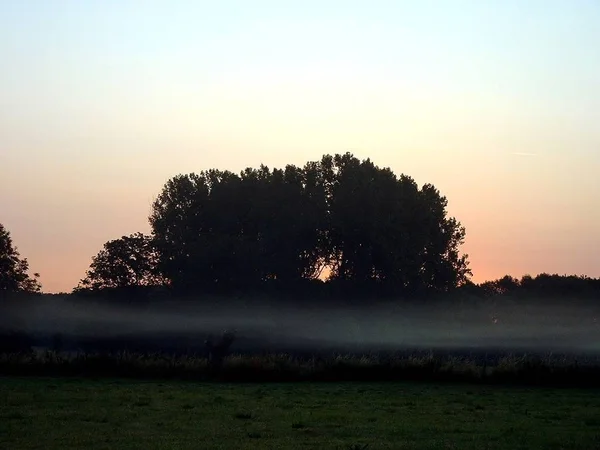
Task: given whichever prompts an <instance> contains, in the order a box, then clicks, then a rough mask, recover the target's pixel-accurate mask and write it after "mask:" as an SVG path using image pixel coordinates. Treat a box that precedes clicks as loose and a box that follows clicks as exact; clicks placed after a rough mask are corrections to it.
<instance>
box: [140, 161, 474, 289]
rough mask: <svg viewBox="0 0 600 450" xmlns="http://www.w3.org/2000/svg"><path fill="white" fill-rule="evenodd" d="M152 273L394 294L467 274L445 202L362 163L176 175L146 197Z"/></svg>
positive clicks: (208, 283) (182, 281)
mask: <svg viewBox="0 0 600 450" xmlns="http://www.w3.org/2000/svg"><path fill="white" fill-rule="evenodd" d="M149 220H150V225H151V227H152V233H153V238H154V242H155V245H156V249H157V252H158V269H159V271H160V272H161V273H162V275H163V276H164V277H165V278H166V279H168V280H169V281H170V282H171V284H172V285H173V286H174V287H177V288H180V289H183V290H202V289H206V288H211V287H214V286H219V285H221V286H223V285H226V286H228V287H232V286H236V287H239V288H244V287H249V286H256V285H260V284H261V283H265V282H269V281H277V282H279V283H284V284H289V285H293V284H294V283H295V282H298V281H302V280H314V279H317V278H318V277H319V276H320V275H321V274H322V272H323V270H324V269H325V268H328V272H329V275H328V278H327V279H328V280H329V281H332V282H338V283H345V284H348V285H350V284H351V285H353V286H363V287H364V286H371V285H382V286H385V287H386V288H388V289H391V290H393V291H397V292H416V291H420V290H435V291H447V290H449V289H452V288H455V287H457V286H460V285H461V284H462V283H464V282H465V281H466V280H467V279H468V278H469V276H470V273H471V272H470V270H469V268H468V260H467V256H466V255H461V254H460V246H461V245H462V244H463V242H464V238H465V229H464V227H463V226H462V225H461V224H460V222H458V221H457V220H456V219H454V218H452V217H448V213H447V200H446V198H445V197H444V196H442V195H441V194H440V193H439V191H438V190H437V189H436V188H435V187H434V186H433V185H431V184H426V185H424V186H423V187H422V188H419V186H418V185H417V184H416V183H415V181H414V180H413V179H412V178H410V177H408V176H405V175H402V176H400V177H398V176H396V175H395V174H394V173H393V172H392V171H391V170H390V169H388V168H384V169H381V168H379V167H377V166H375V165H374V164H373V163H372V162H371V161H370V160H369V159H367V160H364V161H360V160H359V159H357V158H356V157H354V156H353V155H352V154H350V153H346V154H344V155H335V156H330V155H325V156H323V158H322V159H321V160H320V161H315V162H309V163H307V164H306V165H305V166H304V167H297V166H294V165H288V166H286V167H285V168H284V169H273V170H270V169H269V168H268V167H266V166H261V167H260V168H258V169H251V168H248V169H246V170H244V171H242V172H241V173H240V174H234V173H232V172H229V171H219V170H208V171H202V172H200V173H198V174H196V173H190V174H187V175H177V176H175V177H173V178H172V179H170V180H169V181H168V182H167V183H166V184H165V186H164V187H163V189H162V192H161V193H160V195H159V196H158V198H157V199H156V200H155V202H154V203H153V206H152V211H151V214H150V218H149Z"/></svg>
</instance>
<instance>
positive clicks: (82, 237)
mask: <svg viewBox="0 0 600 450" xmlns="http://www.w3.org/2000/svg"><path fill="white" fill-rule="evenodd" d="M599 23H600V2H598V1H597V0H561V1H558V0H527V1H523V0H518V1H517V0H498V1H491V0H471V1H467V0H462V1H460V0H437V1H432V0H422V1H419V2H415V1H412V0H410V1H401V0H395V1H376V0H370V1H352V0H344V1H334V0H329V1H326V0H320V1H312V0H305V1H302V2H286V1H281V0H278V1H261V0H253V1H251V2H250V1H246V0H238V1H233V0H221V1H218V2H215V1H210V2H204V1H191V0H190V1H187V2H186V1H175V0H172V1H151V0H145V1H142V0H139V1H133V0H104V1H100V0H97V1H92V0H54V1H47V0H0V60H1V61H2V70H0V223H3V224H4V225H5V226H6V228H7V229H8V230H9V231H10V232H11V235H12V237H13V241H14V243H15V245H16V246H17V247H18V250H19V252H20V253H21V256H23V257H26V258H27V259H28V260H29V263H30V267H31V269H32V271H35V272H40V273H41V282H42V284H43V288H44V291H47V292H60V291H63V292H64V291H70V290H71V289H72V288H73V287H74V286H75V285H76V284H77V283H78V281H79V280H80V279H81V278H83V277H84V276H85V271H86V269H87V268H88V267H89V264H90V262H91V259H92V257H93V256H94V255H95V254H96V253H97V252H98V251H99V250H100V249H101V248H102V245H103V244H104V243H105V242H106V241H108V240H111V239H116V238H119V237H121V236H123V235H127V234H130V233H134V232H137V231H142V232H149V231H150V228H149V225H148V221H147V217H148V215H149V212H150V207H151V204H152V200H153V199H154V198H155V197H156V196H157V195H158V193H159V192H160V190H161V189H162V187H163V185H164V183H165V182H166V181H167V180H168V179H169V178H171V177H173V176H175V175H177V174H179V173H189V172H199V171H201V170H204V169H210V168H219V169H228V170H232V171H239V170H241V169H243V168H245V167H257V166H259V165H260V164H266V165H267V166H269V167H283V166H285V165H286V164H298V165H302V164H304V163H305V162H306V161H310V160H318V159H320V158H321V156H322V155H323V154H335V153H345V152H347V151H350V152H352V153H353V154H354V155H355V156H357V157H359V158H361V159H363V158H371V160H372V161H373V162H374V163H375V164H377V165H379V166H380V167H390V168H391V169H392V170H394V172H395V173H397V174H401V173H404V174H406V175H409V176H412V177H413V178H414V179H415V180H416V181H417V182H418V183H419V184H421V185H422V184H424V183H432V184H434V185H435V186H436V187H437V188H438V189H439V190H440V191H441V193H442V194H443V195H445V196H446V197H447V198H448V200H449V206H448V209H449V214H450V215H451V216H454V217H456V218H457V219H458V220H459V221H460V222H461V223H462V224H463V225H464V226H465V227H466V230H467V240H466V243H465V245H464V246H463V250H464V251H465V252H466V253H468V254H469V259H470V261H471V268H472V270H473V273H474V281H478V282H479V281H484V280H487V279H494V278H498V277H500V276H503V275H505V274H510V275H513V276H517V277H520V276H522V275H524V274H532V275H535V274H537V273H541V272H547V273H559V274H578V275H582V274H586V275H589V276H592V277H599V276H600V256H599V255H600V125H599V124H600V48H599V47H598V43H599V42H600V27H599V26H598V24H599Z"/></svg>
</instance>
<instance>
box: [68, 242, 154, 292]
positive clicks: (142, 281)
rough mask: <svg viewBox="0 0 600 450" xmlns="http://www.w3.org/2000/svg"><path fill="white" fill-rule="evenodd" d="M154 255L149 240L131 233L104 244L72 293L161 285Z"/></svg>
mask: <svg viewBox="0 0 600 450" xmlns="http://www.w3.org/2000/svg"><path fill="white" fill-rule="evenodd" d="M157 259H158V258H157V254H156V249H155V247H154V242H153V240H152V238H151V237H150V236H146V235H144V234H142V233H134V234H132V235H129V236H123V237H121V238H120V239H115V240H112V241H108V242H107V243H106V244H104V248H103V249H102V250H100V252H99V253H98V254H97V255H96V256H94V258H93V259H92V264H91V265H90V268H89V269H88V271H87V272H86V277H85V278H84V279H83V280H81V281H80V282H79V285H78V286H77V288H76V289H75V290H86V289H87V290H101V289H107V288H127V287H132V286H154V285H158V284H161V283H162V278H161V276H160V275H159V273H158V270H157Z"/></svg>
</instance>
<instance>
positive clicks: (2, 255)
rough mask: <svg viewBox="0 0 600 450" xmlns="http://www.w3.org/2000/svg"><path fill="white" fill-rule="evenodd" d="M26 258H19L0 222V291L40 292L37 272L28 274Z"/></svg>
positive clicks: (8, 233) (8, 234) (7, 232)
mask: <svg viewBox="0 0 600 450" xmlns="http://www.w3.org/2000/svg"><path fill="white" fill-rule="evenodd" d="M28 272H29V263H28V262H27V258H21V255H20V254H19V252H18V250H17V248H16V247H15V246H13V242H12V238H11V236H10V232H9V231H8V230H7V229H6V228H5V227H4V225H2V224H0V291H5V292H6V291H8V292H31V293H34V292H40V291H41V288H42V287H41V285H40V283H39V281H38V280H37V278H39V274H37V273H34V274H33V277H31V276H29V274H28Z"/></svg>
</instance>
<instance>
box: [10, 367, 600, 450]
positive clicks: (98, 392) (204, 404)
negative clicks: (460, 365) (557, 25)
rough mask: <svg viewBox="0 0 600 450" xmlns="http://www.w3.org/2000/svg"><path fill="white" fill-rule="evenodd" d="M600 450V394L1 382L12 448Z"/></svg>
mask: <svg viewBox="0 0 600 450" xmlns="http://www.w3.org/2000/svg"><path fill="white" fill-rule="evenodd" d="M599 447H600V391H599V390H582V389H581V390H580V389H562V390H561V389H545V388H509V387H498V386H493V387H492V386H477V385H476V386H468V385H460V386H458V385H448V384H446V385H436V384H412V383H385V384H384V383H289V384H283V383H282V384H216V383H215V384H211V383H203V384H199V383H192V382H163V383H160V382H135V381H122V380H103V381H92V380H81V379H57V378H54V379H50V378H26V379H23V378H0V448H7V449H8V448H10V449H34V448H35V449H66V448H81V449H83V448H94V449H121V448H124V449H134V448H136V449H137V448H139V449H187V448H190V449H213V448H214V449H219V448H220V449H244V448H248V449H267V448H269V449H286V448H290V449H300V448H304V449H311V448H314V449H327V448H331V449H369V450H372V449H430V448H431V449H511V450H512V449H570V450H571V449H592V448H599Z"/></svg>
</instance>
